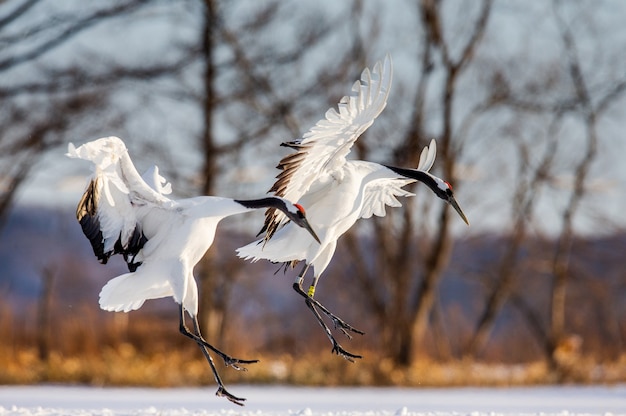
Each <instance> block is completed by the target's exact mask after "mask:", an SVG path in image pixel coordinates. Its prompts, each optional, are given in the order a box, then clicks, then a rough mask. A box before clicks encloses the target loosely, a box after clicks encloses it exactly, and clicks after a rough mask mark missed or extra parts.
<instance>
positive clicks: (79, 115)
mask: <svg viewBox="0 0 626 416" xmlns="http://www.w3.org/2000/svg"><path fill="white" fill-rule="evenodd" d="M148 3H150V1H148V0H126V1H122V2H116V3H115V4H112V5H108V6H106V5H103V4H100V5H95V4H90V5H89V6H86V7H74V8H69V9H67V8H66V9H64V8H63V7H62V6H61V5H59V4H56V5H52V4H50V3H46V2H42V1H39V0H21V1H17V0H16V1H11V2H4V3H3V4H0V45H1V47H0V75H2V81H1V82H0V102H1V103H2V111H0V125H1V126H2V131H3V134H2V136H1V137H0V171H2V176H1V177H0V225H1V223H2V221H4V219H5V218H6V215H7V212H8V209H9V208H10V206H11V202H12V201H13V198H14V196H15V193H16V191H17V189H18V188H19V186H20V185H21V184H22V183H23V182H24V181H25V180H26V179H27V177H28V176H29V174H30V173H31V172H32V169H33V168H34V166H36V164H37V162H38V161H39V159H40V158H41V157H42V156H43V155H44V154H46V152H47V151H49V150H50V149H53V148H56V147H58V146H59V145H60V144H62V143H65V142H66V141H67V137H68V134H69V133H70V132H71V131H74V130H79V129H83V130H82V133H81V134H82V135H84V136H90V135H91V134H93V132H94V131H99V130H101V129H103V126H104V125H109V126H110V125H115V124H117V123H119V122H120V121H121V120H122V119H124V118H125V117H126V114H125V113H124V112H123V111H121V110H120V109H117V108H116V107H115V106H112V105H111V103H110V101H109V100H110V98H111V95H112V91H113V90H114V88H115V87H116V86H117V87H119V85H120V84H123V83H124V82H125V81H127V80H129V79H130V80H133V81H135V82H149V81H150V80H153V79H154V78H157V77H161V76H163V75H169V74H172V73H176V71H177V70H179V69H180V68H181V66H183V65H184V62H181V61H176V62H172V63H167V62H163V61H161V62H159V63H146V62H139V63H137V62H134V63H132V64H122V63H121V62H117V61H114V60H111V59H110V58H109V57H107V56H106V55H104V54H103V55H97V58H98V59H97V60H95V59H93V58H94V56H93V55H92V52H91V51H90V50H89V49H87V48H82V49H81V48H75V49H68V46H69V45H71V44H75V43H76V42H77V40H79V39H84V40H85V42H86V43H87V44H88V43H89V42H93V41H94V40H95V36H94V35H93V34H89V33H90V30H91V29H94V28H96V27H98V26H99V25H103V24H105V23H109V24H110V22H112V21H115V20H119V19H124V18H130V17H132V16H133V15H136V14H137V13H138V12H139V11H140V10H141V8H142V6H144V5H146V4H148ZM103 6H104V7H103ZM87 39H89V40H87ZM76 49H78V50H79V51H80V52H79V53H78V54H77V53H76V52H75V50H76ZM90 63H91V64H90ZM102 65H105V66H106V68H107V70H106V71H103V70H102ZM105 110H106V111H105ZM93 114H99V117H100V118H99V120H98V122H96V123H86V122H85V120H93V118H94V117H93ZM105 114H106V115H105ZM103 115H105V116H104V117H103Z"/></svg>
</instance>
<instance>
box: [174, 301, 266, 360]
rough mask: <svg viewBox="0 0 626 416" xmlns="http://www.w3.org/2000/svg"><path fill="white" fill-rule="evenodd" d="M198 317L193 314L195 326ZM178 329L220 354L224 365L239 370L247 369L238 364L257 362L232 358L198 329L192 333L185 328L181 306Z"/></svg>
mask: <svg viewBox="0 0 626 416" xmlns="http://www.w3.org/2000/svg"><path fill="white" fill-rule="evenodd" d="M197 320H198V318H197V317H196V316H194V326H196V322H197ZM179 330H180V332H181V334H183V335H185V336H186V337H189V338H191V339H193V340H194V341H196V342H197V343H199V344H202V345H203V346H204V347H206V348H208V349H210V350H211V351H213V352H214V353H216V354H217V355H219V356H220V358H221V359H222V360H224V365H226V366H227V367H229V366H230V367H233V368H234V369H235V370H241V371H247V369H246V368H245V367H240V366H239V365H238V364H254V363H258V362H259V360H241V359H239V358H234V357H231V356H230V355H228V354H226V353H224V352H222V351H220V350H218V349H217V348H215V347H214V346H213V345H211V344H209V343H208V342H207V341H206V340H205V339H204V338H203V337H202V335H201V334H200V332H199V330H198V331H196V333H195V334H194V333H192V332H191V331H189V329H188V328H187V326H186V325H185V309H184V308H183V306H182V305H181V306H180V326H179Z"/></svg>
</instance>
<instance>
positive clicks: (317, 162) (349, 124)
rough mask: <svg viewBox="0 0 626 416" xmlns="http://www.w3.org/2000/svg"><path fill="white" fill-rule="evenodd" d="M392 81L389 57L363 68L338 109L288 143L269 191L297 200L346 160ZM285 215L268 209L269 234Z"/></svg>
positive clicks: (379, 109) (382, 103)
mask: <svg viewBox="0 0 626 416" xmlns="http://www.w3.org/2000/svg"><path fill="white" fill-rule="evenodd" d="M391 81H392V63H391V57H390V56H389V55H387V56H386V57H385V60H384V62H383V63H381V62H377V63H376V64H375V65H374V68H373V70H372V71H371V72H370V70H369V69H367V68H366V69H364V70H363V72H362V73H361V80H360V81H357V82H355V83H354V85H353V86H352V91H353V92H355V94H353V95H350V96H345V97H343V98H342V99H341V100H340V102H339V104H338V111H337V110H335V109H334V108H330V109H329V110H328V111H326V115H325V118H323V119H322V120H320V121H318V122H317V124H315V126H313V127H312V128H311V129H310V130H309V131H308V132H307V133H305V134H304V135H303V137H302V139H299V140H296V141H294V142H291V143H288V144H287V145H288V146H291V147H293V148H295V149H297V150H298V153H296V154H292V155H289V156H287V157H285V158H283V160H282V161H281V163H280V164H279V168H281V169H283V172H281V174H280V175H279V176H278V180H277V181H276V183H275V184H274V186H273V187H272V189H271V190H270V191H271V192H275V194H276V195H277V196H281V197H283V198H285V199H288V200H290V201H299V200H300V198H301V197H302V196H303V195H304V194H305V193H306V192H307V191H309V189H310V187H311V185H312V184H313V183H315V182H316V181H317V180H319V179H320V178H323V177H324V176H328V175H333V174H334V173H335V172H336V171H338V170H340V169H341V168H342V166H343V165H344V163H345V162H346V156H347V155H348V153H350V149H351V148H352V145H353V144H354V142H355V141H356V140H357V139H358V138H359V136H360V135H361V134H362V133H363V132H364V131H365V130H367V128H368V127H369V126H371V125H372V123H373V122H374V120H375V119H376V117H377V116H378V115H379V114H380V113H381V112H382V111H383V109H384V108H385V106H386V105H387V98H388V96H389V90H390V89H391ZM285 220H286V217H285V216H284V214H283V213H281V212H277V211H276V210H271V211H269V212H268V214H267V216H266V226H265V229H267V228H268V226H269V228H270V231H269V234H271V233H272V232H273V231H272V230H275V229H276V228H277V227H278V226H279V224H280V223H281V222H284V221H285Z"/></svg>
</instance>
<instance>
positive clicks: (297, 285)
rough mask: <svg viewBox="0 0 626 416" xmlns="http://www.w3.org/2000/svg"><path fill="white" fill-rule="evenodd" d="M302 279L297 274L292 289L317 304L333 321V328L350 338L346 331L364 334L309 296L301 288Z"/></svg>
mask: <svg viewBox="0 0 626 416" xmlns="http://www.w3.org/2000/svg"><path fill="white" fill-rule="evenodd" d="M302 281H303V276H298V278H297V279H296V281H295V282H294V283H293V289H294V290H295V291H296V292H298V293H299V294H300V296H302V297H303V298H304V299H305V300H306V301H307V302H311V303H312V304H313V305H315V306H317V307H318V308H319V310H320V311H322V312H323V313H324V314H325V315H326V316H328V317H329V318H330V319H331V320H332V321H333V324H334V325H335V328H337V329H339V330H341V332H343V333H344V334H345V335H346V336H347V337H348V338H350V339H351V338H352V336H351V335H350V333H349V332H348V331H350V332H354V333H356V334H360V335H363V334H365V332H363V331H361V330H359V329H356V328H354V327H353V326H351V325H350V324H348V323H347V322H346V321H344V320H343V319H341V318H339V317H338V316H337V315H335V314H334V313H332V312H331V311H329V310H328V309H327V308H326V307H325V306H324V305H322V304H321V303H319V302H318V301H317V300H315V299H314V298H312V297H311V296H309V294H308V293H306V292H305V291H304V289H302Z"/></svg>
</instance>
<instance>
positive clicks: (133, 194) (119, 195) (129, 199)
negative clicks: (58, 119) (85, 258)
mask: <svg viewBox="0 0 626 416" xmlns="http://www.w3.org/2000/svg"><path fill="white" fill-rule="evenodd" d="M67 156H68V157H71V158H78V159H83V160H87V161H90V162H92V163H93V164H94V166H95V168H94V171H95V172H94V175H93V176H92V178H91V181H92V182H91V183H90V188H88V191H87V192H91V193H92V195H91V196H90V198H92V200H93V203H94V204H95V210H96V212H95V220H97V222H98V223H99V228H100V231H101V232H102V240H103V241H102V243H103V244H104V247H103V251H104V253H108V252H111V251H112V250H114V246H115V244H116V242H117V241H118V239H119V241H120V244H121V245H122V246H123V247H124V248H126V246H127V245H128V244H129V242H130V240H131V239H132V238H133V235H134V233H135V232H136V228H137V225H138V224H139V223H140V221H139V219H138V218H137V209H139V208H140V207H143V206H145V205H146V204H151V205H155V206H165V205H166V204H168V203H171V200H170V199H168V198H167V197H165V196H164V195H163V193H167V191H170V190H171V187H168V186H167V185H169V184H167V185H166V187H165V188H163V189H164V190H165V192H162V193H161V192H158V191H156V190H154V189H152V188H151V187H150V186H149V185H148V184H147V183H146V182H145V181H144V180H143V179H142V178H141V176H140V175H139V173H138V172H137V170H136V168H135V166H134V165H133V163H132V161H131V159H130V157H129V156H128V150H127V149H126V146H125V145H124V142H122V140H120V139H119V138H117V137H105V138H102V139H98V140H95V141H92V142H89V143H86V144H84V145H82V146H80V147H78V148H76V147H75V146H74V145H73V144H72V143H70V144H69V145H68V153H67ZM155 174H156V175H157V176H158V170H156V171H155ZM158 178H160V177H158ZM158 180H160V179H158ZM159 185H160V184H159ZM91 186H93V187H94V188H93V189H91ZM157 189H159V188H157ZM87 192H86V194H85V196H87ZM85 196H84V197H83V200H81V204H83V203H84V202H85ZM102 196H104V197H102ZM81 204H79V209H81ZM83 208H84V207H83ZM77 215H78V212H77ZM79 221H80V218H79ZM89 238H90V240H92V244H97V243H98V242H97V241H94V239H95V238H96V235H93V236H92V237H89ZM94 251H95V247H94ZM105 261H106V260H105Z"/></svg>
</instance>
